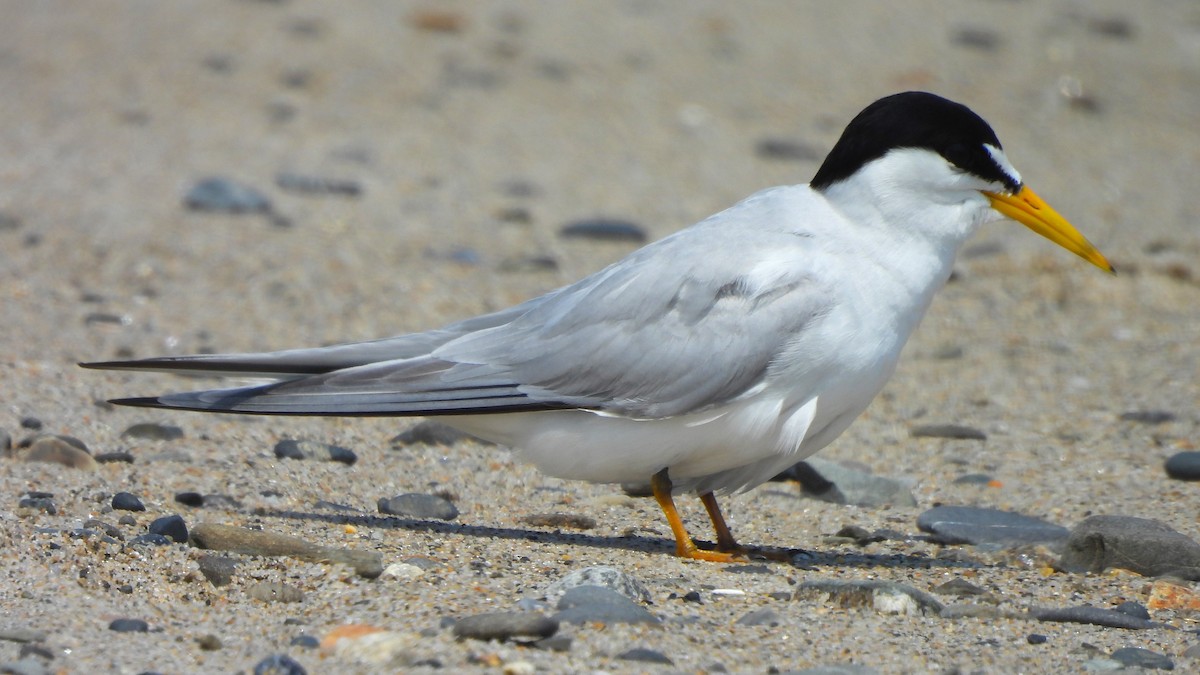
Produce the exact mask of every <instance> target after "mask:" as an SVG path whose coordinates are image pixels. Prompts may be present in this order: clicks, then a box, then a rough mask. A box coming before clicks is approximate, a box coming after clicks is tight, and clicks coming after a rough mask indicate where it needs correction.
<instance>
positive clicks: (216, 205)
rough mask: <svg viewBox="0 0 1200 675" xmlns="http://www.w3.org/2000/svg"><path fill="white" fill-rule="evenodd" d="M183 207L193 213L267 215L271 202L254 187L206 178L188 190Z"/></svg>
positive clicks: (224, 179) (225, 179)
mask: <svg viewBox="0 0 1200 675" xmlns="http://www.w3.org/2000/svg"><path fill="white" fill-rule="evenodd" d="M183 205H184V206H186V207H187V208H189V209H191V210H193V211H218V212H222V213H267V212H269V211H270V210H271V200H269V199H267V197H266V196H264V195H263V194H262V193H261V192H259V191H258V190H255V189H254V188H252V187H249V186H247V185H243V184H241V183H238V182H236V181H232V180H230V179H228V178H220V177H212V178H204V179H202V180H200V181H199V182H197V183H196V184H195V185H193V186H192V188H191V189H190V190H188V192H187V195H185V196H184V198H183Z"/></svg>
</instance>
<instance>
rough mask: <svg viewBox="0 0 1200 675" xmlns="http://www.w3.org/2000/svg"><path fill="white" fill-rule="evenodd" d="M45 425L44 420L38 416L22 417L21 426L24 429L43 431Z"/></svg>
mask: <svg viewBox="0 0 1200 675" xmlns="http://www.w3.org/2000/svg"><path fill="white" fill-rule="evenodd" d="M43 426H45V425H44V424H42V421H41V420H40V419H38V418H36V417H28V416H26V417H22V418H21V428H22V429H29V430H30V431H41V430H42V427H43Z"/></svg>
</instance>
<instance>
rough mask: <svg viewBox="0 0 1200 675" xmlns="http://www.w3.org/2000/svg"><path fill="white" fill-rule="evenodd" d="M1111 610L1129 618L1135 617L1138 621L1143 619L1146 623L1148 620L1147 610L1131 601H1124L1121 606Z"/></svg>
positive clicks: (1148, 613)
mask: <svg viewBox="0 0 1200 675" xmlns="http://www.w3.org/2000/svg"><path fill="white" fill-rule="evenodd" d="M1113 609H1114V610H1116V611H1118V612H1120V613H1122V614H1128V615H1129V616H1132V617H1136V618H1139V619H1145V620H1147V621H1149V620H1150V612H1149V610H1147V609H1146V606H1145V605H1143V604H1142V603H1140V602H1134V601H1133V600H1126V601H1125V602H1122V603H1121V604H1119V605H1117V606H1116V607H1113Z"/></svg>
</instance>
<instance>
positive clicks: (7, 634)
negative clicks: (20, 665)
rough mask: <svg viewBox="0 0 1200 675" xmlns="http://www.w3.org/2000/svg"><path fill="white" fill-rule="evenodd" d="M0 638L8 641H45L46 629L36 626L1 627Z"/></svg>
mask: <svg viewBox="0 0 1200 675" xmlns="http://www.w3.org/2000/svg"><path fill="white" fill-rule="evenodd" d="M0 640H5V641H8V642H45V641H46V631H44V630H37V629H34V628H22V627H20V626H17V627H15V628H0Z"/></svg>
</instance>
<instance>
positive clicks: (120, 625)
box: [108, 619, 150, 633]
mask: <svg viewBox="0 0 1200 675" xmlns="http://www.w3.org/2000/svg"><path fill="white" fill-rule="evenodd" d="M108 629H109V630H112V631H116V632H118V633H145V632H147V631H149V630H150V624H148V623H146V622H145V621H142V620H141V619H113V620H112V623H109V624H108Z"/></svg>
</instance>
